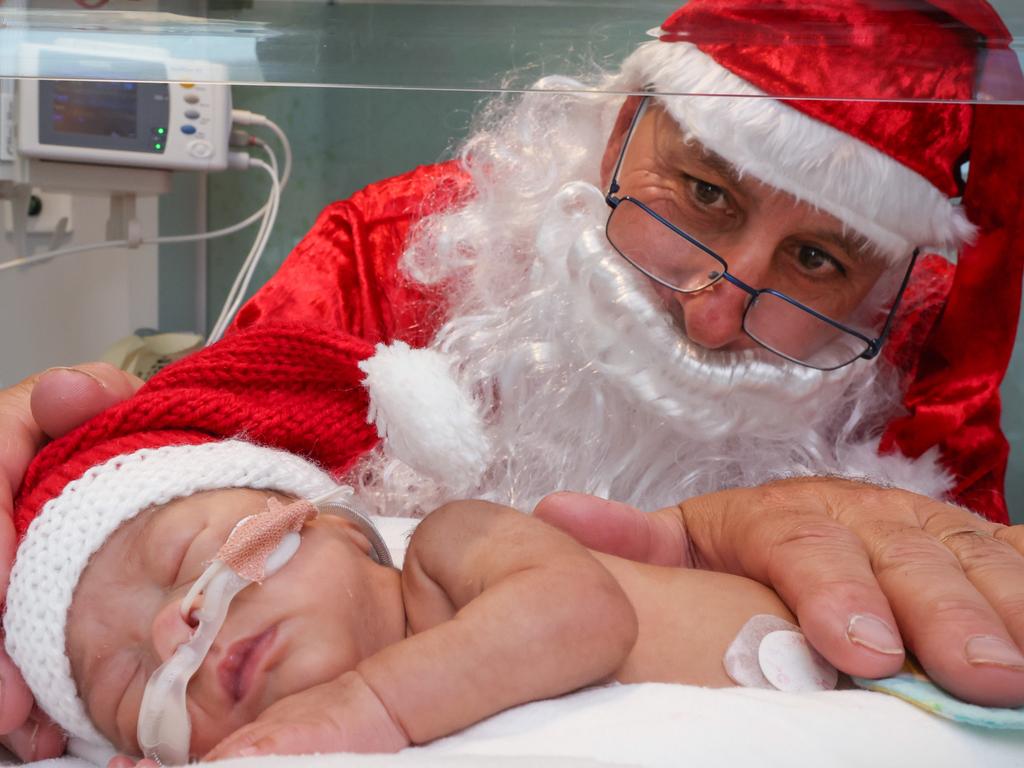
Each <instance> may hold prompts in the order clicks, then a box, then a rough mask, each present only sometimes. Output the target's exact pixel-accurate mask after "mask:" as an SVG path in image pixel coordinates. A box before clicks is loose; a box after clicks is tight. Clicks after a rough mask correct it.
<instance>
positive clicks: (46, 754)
mask: <svg viewBox="0 0 1024 768" xmlns="http://www.w3.org/2000/svg"><path fill="white" fill-rule="evenodd" d="M0 744H3V746H5V747H7V749H9V750H10V751H11V752H13V753H14V754H15V755H17V756H18V757H19V758H20V759H21V760H23V761H25V762H33V761H35V760H48V759H50V758H54V757H60V756H61V755H62V754H64V745H65V739H64V733H63V732H62V731H61V729H60V728H58V727H57V726H56V725H54V724H53V722H52V721H51V720H50V719H49V718H48V717H47V716H46V715H44V714H43V713H42V712H40V711H39V710H38V709H35V710H33V711H32V714H31V715H30V716H29V718H28V720H26V721H24V722H23V723H22V724H21V726H20V727H19V728H17V729H16V730H14V731H11V732H10V733H8V734H7V735H6V736H4V737H3V738H2V739H0Z"/></svg>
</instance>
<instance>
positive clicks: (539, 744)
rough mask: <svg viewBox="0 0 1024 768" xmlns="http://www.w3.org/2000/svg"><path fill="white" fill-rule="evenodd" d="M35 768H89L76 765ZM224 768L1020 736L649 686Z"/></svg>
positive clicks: (912, 759) (901, 760) (738, 750)
mask: <svg viewBox="0 0 1024 768" xmlns="http://www.w3.org/2000/svg"><path fill="white" fill-rule="evenodd" d="M36 765H38V766H40V767H41V766H47V767H48V768H91V766H90V765H89V763H86V762H85V761H82V760H77V759H75V758H62V759H61V760H52V761H43V762H40V763H37V764H36ZM223 765H225V766H228V765H230V766H238V767H239V768H282V766H286V765H302V766H309V767H310V768H356V767H357V766H358V767H359V768H362V766H366V768H440V766H451V767H452V768H462V767H463V766H495V767H496V768H506V767H507V768H526V767H527V766H537V768H544V767H545V766H560V767H564V768H577V767H579V768H584V767H588V768H589V767H594V768H596V767H597V766H608V765H611V766H650V767H651V768H655V767H660V766H673V767H674V766H688V767H690V766H692V767H693V768H697V767H698V766H699V768H719V767H721V768H745V767H746V766H757V767H758V768H774V767H775V766H778V768H804V767H806V768H822V766H827V767H828V768H889V767H890V766H891V767H892V768H916V767H917V766H921V767H922V768H973V766H984V768H1011V766H1012V767H1013V768H1019V767H1021V766H1024V732H1021V731H983V730H978V729H974V728H969V727H967V726H961V725H957V724H955V723H951V722H949V721H946V720H942V719H941V718H938V717H935V716H934V715H929V714H927V713H925V712H922V711H920V710H918V709H916V708H915V707H912V706H911V705H909V704H906V703H904V702H902V701H900V700H899V699H896V698H893V697H891V696H886V695H885V694H880V693H871V692H869V691H831V692H828V693H814V694H787V693H780V692H778V691H761V690H752V689H741V688H728V689H720V690H713V689H708V688H695V687H692V686H684V685H661V684H656V683H648V684H645V685H619V686H611V687H607V688H593V689H590V690H586V691H581V692H579V693H576V694H573V695H571V696H563V697H561V698H559V699H553V700H551V701H540V702H535V703H533V704H527V705H525V706H522V707H517V708H515V709H512V710H509V711H508V712H504V713H502V714H500V715H497V716H495V717H492V718H491V719H489V720H486V721H484V722H482V723H479V724H478V725H475V726H473V727H472V728H468V729H466V730H465V731H463V732H461V733H457V734H455V735H454V736H449V737H448V738H446V739H441V740H439V741H437V742H434V743H433V744H430V745H428V746H426V747H419V748H415V749H408V750H405V751H404V752H402V753H399V754H397V755H370V756H364V755H321V756H318V757H315V758H313V757H302V758H294V757H292V758H287V757H265V758H247V759H244V760H229V761H224V762H223Z"/></svg>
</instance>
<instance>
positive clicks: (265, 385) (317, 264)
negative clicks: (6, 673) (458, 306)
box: [16, 163, 1007, 532]
mask: <svg viewBox="0 0 1024 768" xmlns="http://www.w3.org/2000/svg"><path fill="white" fill-rule="evenodd" d="M469 194H471V188H470V184H469V182H468V179H467V177H466V176H465V175H464V174H463V173H462V172H461V171H460V169H459V168H458V166H457V165H455V164H454V163H447V164H442V165H436V166H428V167H423V168H419V169H417V170H415V171H412V172H411V173H407V174H405V175H403V176H399V177H396V178H393V179H388V180H385V181H382V182H379V183H377V184H373V185H371V186H370V187H368V188H366V189H364V190H362V191H361V192H358V193H357V194H355V195H353V196H352V198H350V199H349V200H344V201H341V202H337V203H333V204H331V205H329V206H328V207H327V208H326V209H324V211H323V212H322V213H321V214H320V217H319V218H318V219H317V222H316V224H315V225H314V227H313V229H312V231H311V232H310V233H309V234H308V235H307V236H306V237H305V238H304V239H303V240H302V242H301V243H299V244H298V246H296V248H295V250H294V251H293V252H292V253H291V255H290V256H289V257H288V259H287V260H286V261H285V263H284V264H283V265H282V267H281V269H280V270H279V271H278V272H277V274H275V275H274V277H273V278H271V280H270V281H269V282H268V283H267V284H266V285H265V286H264V287H263V288H262V289H261V290H260V291H259V293H258V294H257V295H256V296H255V297H254V298H253V299H252V300H251V301H249V302H248V303H247V304H246V305H245V307H244V308H243V309H242V311H241V312H240V313H239V316H238V318H237V319H236V322H235V324H234V325H233V326H232V328H231V331H230V332H229V333H228V335H227V336H226V337H225V338H224V339H223V340H222V341H221V342H219V343H218V344H215V345H213V346H211V347H208V348H206V349H204V350H202V351H201V352H198V353H196V354H194V355H191V356H190V357H188V358H186V359H185V360H182V361H180V362H179V363H177V364H175V365H173V366H170V367H169V368H167V369H166V370H165V371H163V372H161V373H160V374H159V375H158V376H156V377H154V378H153V379H152V380H151V381H150V382H149V383H147V384H146V386H145V387H143V388H142V390H140V392H139V393H138V394H137V395H136V396H135V397H134V398H132V399H130V400H129V401H127V402H125V403H123V404H121V405H119V406H116V407H114V408H112V409H110V410H109V411H107V412H105V413H104V414H102V415H101V416H99V417H97V418H96V419H93V420H92V421H90V422H88V423H87V424H85V425H83V426H82V427H80V428H79V429H77V430H75V431H74V432H72V433H71V434H70V435H68V436H66V437H64V438H62V439H60V440H57V441H55V442H54V443H52V444H50V445H49V446H47V447H46V448H45V449H44V450H43V451H42V452H41V453H40V455H39V456H38V457H37V458H36V460H35V461H34V462H33V463H32V465H31V466H30V468H29V470H28V472H27V473H26V475H25V478H24V482H23V483H22V488H21V492H20V494H19V498H18V501H17V504H16V525H17V527H18V530H19V532H23V531H24V529H25V528H26V527H27V525H28V523H29V522H30V521H31V520H32V519H33V518H34V517H35V515H36V513H37V511H38V509H39V507H40V505H41V504H43V503H44V502H45V501H46V500H47V499H50V498H52V497H54V496H56V495H57V494H59V493H60V492H61V489H62V488H63V487H64V486H65V485H66V484H67V483H68V482H69V481H71V480H73V479H75V478H77V477H79V476H80V475H81V474H82V473H83V472H84V471H86V470H87V469H88V468H89V467H91V466H95V465H97V464H99V463H101V462H104V461H106V460H107V459H110V458H112V457H114V456H117V455H120V454H124V453H131V452H133V451H135V450H138V449H139V448H142V447H150V446H152V445H155V444H172V443H176V444H181V443H201V442H207V441H210V440H217V439H223V438H230V437H235V436H238V435H244V436H245V437H246V438H247V439H249V440H252V441H254V442H257V443H260V444H263V445H269V446H272V447H276V448H282V449H285V450H288V451H291V452H293V453H298V454H300V455H304V456H307V457H310V458H312V459H314V460H315V461H317V462H318V463H319V464H321V465H322V466H324V467H325V468H326V469H328V470H329V471H331V472H332V473H334V474H336V475H341V474H343V473H345V472H346V471H347V470H348V469H350V468H351V467H352V465H353V464H354V463H355V462H356V460H357V459H358V458H359V457H360V456H362V455H363V454H364V453H365V452H366V451H367V450H369V449H370V448H372V447H373V446H374V445H375V444H376V442H377V436H376V432H375V429H374V428H373V427H372V426H370V425H368V424H367V423H366V413H367V408H368V405H369V402H368V395H367V393H366V391H365V389H364V388H363V387H362V385H361V381H362V378H363V374H362V373H361V371H360V370H359V369H358V367H357V365H358V363H359V362H360V361H361V360H364V359H366V358H367V357H369V356H370V355H372V354H373V347H374V345H375V344H376V343H378V342H385V343H388V342H391V341H394V340H402V341H405V342H407V343H409V344H411V345H414V346H416V345H419V346H422V345H424V344H426V343H427V342H428V341H429V340H430V338H431V336H432V335H433V334H434V332H435V331H436V330H437V328H438V327H439V325H440V324H441V323H442V322H443V320H444V317H445V306H444V296H443V294H442V293H440V292H433V291H429V290H425V289H424V288H423V286H419V285H416V284H412V283H409V282H408V281H406V280H403V279H402V277H401V276H400V275H399V273H398V259H399V256H400V255H401V253H402V251H403V249H404V246H405V243H406V241H407V238H408V236H409V230H410V227H411V226H412V224H414V223H415V221H416V220H417V219H418V218H419V217H420V216H422V215H424V214H425V213H429V212H431V211H434V210H440V209H443V208H444V207H446V206H449V205H451V204H452V203H457V202H458V201H459V200H460V199H463V198H465V196H467V195H469ZM952 276H953V268H952V266H951V265H950V264H949V263H948V262H946V261H944V260H943V259H940V258H939V257H936V256H933V257H928V258H926V259H924V260H923V261H922V262H921V263H920V266H919V267H918V269H917V270H916V272H915V277H914V280H913V282H912V288H911V290H910V291H909V293H908V295H907V297H906V301H905V304H904V308H903V311H902V312H901V317H900V319H899V321H898V323H897V325H896V327H895V330H894V333H893V337H892V340H891V342H890V344H889V345H888V346H887V348H886V354H887V356H888V357H889V358H890V360H892V361H894V362H895V363H896V364H897V365H898V366H899V367H900V369H901V370H903V371H904V372H905V378H906V383H907V387H908V391H913V388H914V387H917V389H918V395H917V397H918V398H919V400H920V398H921V397H922V395H921V389H922V388H921V387H920V384H921V381H922V378H921V376H920V369H921V364H920V362H919V360H920V358H921V351H922V349H927V348H928V347H927V344H928V341H929V338H930V336H931V334H932V333H933V329H934V326H935V324H936V321H937V319H938V318H939V317H940V316H941V313H942V311H943V309H944V306H945V300H946V297H947V294H948V293H949V290H950V285H951V279H952ZM924 391H925V392H926V393H927V392H929V390H927V389H925V390H924ZM955 394H956V392H953V393H950V392H948V391H946V390H944V389H942V388H932V389H931V390H930V394H927V395H926V396H925V397H924V405H925V406H926V408H925V413H926V415H927V416H928V418H926V420H925V421H924V422H922V423H923V427H922V429H915V428H914V425H915V424H916V423H917V420H916V416H915V412H913V411H912V412H911V413H910V415H909V416H904V417H902V418H901V419H899V420H894V422H893V425H891V426H890V428H889V430H888V432H887V434H886V435H885V436H884V438H883V443H882V444H883V445H889V446H893V447H899V446H907V448H908V450H907V452H908V454H910V455H915V456H916V455H919V454H920V453H922V452H923V451H925V450H927V449H928V448H930V447H932V446H934V445H938V446H939V447H940V448H941V449H942V451H943V458H944V461H945V464H946V466H947V467H948V468H949V470H950V471H952V472H953V473H954V474H955V476H956V480H957V482H956V486H955V489H954V496H955V498H956V499H957V500H958V501H960V502H961V503H963V504H964V505H965V506H968V507H970V508H971V509H974V510H976V511H978V512H980V513H982V514H984V515H985V516H987V517H989V518H990V519H992V520H995V521H999V522H1006V521H1007V514H1006V507H1005V502H1004V500H1003V494H1002V481H1003V474H1004V471H1005V465H1006V457H1007V448H1006V441H1005V439H1004V438H1003V436H1002V433H1001V432H1000V430H999V400H998V389H996V390H995V392H994V393H992V394H991V395H990V396H988V397H983V398H979V399H977V401H976V402H975V403H973V405H971V407H966V408H965V407H963V404H962V403H959V402H958V401H957V400H956V398H955V397H954V396H953V395H955ZM916 405H917V406H918V408H919V407H920V405H921V403H920V402H919V403H917V404H916ZM918 412H920V411H918ZM935 413H939V414H941V415H942V416H943V418H940V419H935V418H932V416H933V415H934V414H935ZM936 425H939V426H941V427H942V429H941V430H936V429H935V426H936ZM929 430H931V431H929ZM551 490H557V489H554V488H553V489H551Z"/></svg>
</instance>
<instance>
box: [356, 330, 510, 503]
mask: <svg viewBox="0 0 1024 768" xmlns="http://www.w3.org/2000/svg"><path fill="white" fill-rule="evenodd" d="M359 368H360V370H362V371H363V372H364V373H365V374H366V378H365V379H364V380H363V386H364V387H366V389H367V391H368V392H369V393H370V412H369V415H368V416H367V423H369V424H375V425H376V427H377V434H379V435H380V437H381V439H382V440H384V441H385V442H386V444H387V448H388V450H390V451H391V453H392V455H393V456H395V458H397V459H399V460H400V461H402V462H403V463H405V464H407V465H408V466H410V467H412V468H413V469H415V470H417V471H418V472H422V473H423V474H425V475H429V476H430V477H432V478H434V479H435V480H439V481H442V482H445V483H447V484H448V485H449V486H450V487H453V488H469V487H470V486H473V485H475V484H476V482H477V481H478V480H479V479H480V476H481V474H482V473H483V470H484V469H485V468H486V467H487V464H488V460H489V457H490V446H489V445H488V442H487V438H486V436H485V434H484V423H483V418H482V417H481V415H480V413H479V412H478V410H477V407H476V405H475V403H474V402H473V398H472V397H471V396H470V395H469V394H468V393H467V392H465V391H463V390H462V388H461V387H460V386H459V384H458V382H457V381H456V380H455V377H454V375H453V365H452V361H451V360H450V359H449V358H448V357H447V356H446V355H445V354H443V353H442V352H438V351H436V350H433V349H414V348H412V347H410V346H409V345H408V344H406V343H405V342H402V341H396V342H395V343H393V344H392V345H391V346H386V345H384V344H378V345H377V349H376V352H375V353H374V355H373V357H371V358H369V359H367V360H364V361H363V362H361V363H359Z"/></svg>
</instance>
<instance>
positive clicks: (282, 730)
mask: <svg viewBox="0 0 1024 768" xmlns="http://www.w3.org/2000/svg"><path fill="white" fill-rule="evenodd" d="M343 751H346V750H345V748H344V739H342V738H341V734H340V733H339V732H338V731H337V729H336V728H333V727H329V726H326V724H323V723H319V724H314V723H308V724H307V723H304V724H297V723H296V724H291V725H280V724H277V723H261V722H258V721H257V722H255V723H250V724H249V725H247V726H244V727H242V728H239V729H238V730H237V731H235V732H234V733H233V734H231V735H230V736H228V737H227V738H226V739H224V740H223V741H222V742H220V744H218V745H217V746H216V747H214V748H213V749H212V750H210V751H209V752H208V753H207V754H206V755H205V756H204V757H203V761H204V762H209V761H212V760H226V759H228V758H231V757H253V756H255V755H304V754H313V753H318V752H319V753H324V752H328V753H329V752H343Z"/></svg>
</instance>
